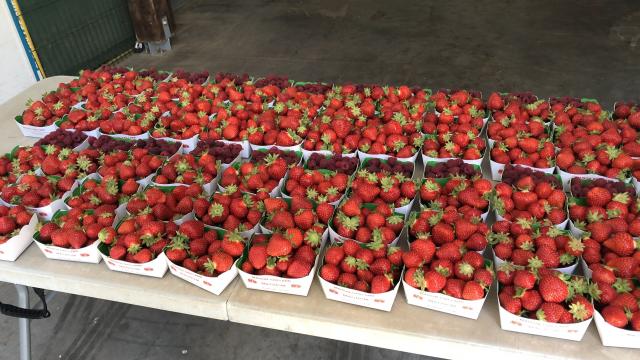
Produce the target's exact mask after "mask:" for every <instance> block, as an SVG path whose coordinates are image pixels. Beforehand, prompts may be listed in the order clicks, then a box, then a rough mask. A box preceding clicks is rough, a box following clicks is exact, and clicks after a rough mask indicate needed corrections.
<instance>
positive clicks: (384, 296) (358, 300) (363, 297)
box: [318, 274, 400, 311]
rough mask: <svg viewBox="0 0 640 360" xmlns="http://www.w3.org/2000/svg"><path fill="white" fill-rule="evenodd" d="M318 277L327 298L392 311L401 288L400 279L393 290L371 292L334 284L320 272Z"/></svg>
mask: <svg viewBox="0 0 640 360" xmlns="http://www.w3.org/2000/svg"><path fill="white" fill-rule="evenodd" d="M318 279H319V280H320V286H321V287H322V292H324V296H325V297H326V298H327V299H329V300H334V301H340V302H343V303H347V304H353V305H358V306H364V307H368V308H371V309H376V310H382V311H391V308H392V307H393V303H394V302H395V300H396V296H397V295H398V289H399V288H400V281H398V283H397V284H396V285H395V286H394V287H393V290H391V291H387V292H385V293H381V294H371V293H366V292H362V291H358V290H354V289H349V288H346V287H343V286H339V285H336V284H332V283H330V282H328V281H326V280H324V279H323V278H322V277H320V274H318Z"/></svg>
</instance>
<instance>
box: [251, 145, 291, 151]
mask: <svg viewBox="0 0 640 360" xmlns="http://www.w3.org/2000/svg"><path fill="white" fill-rule="evenodd" d="M249 145H250V146H251V151H252V152H253V151H258V150H269V149H271V148H272V147H275V148H278V149H280V150H282V151H296V152H298V151H300V145H302V143H300V144H298V145H293V146H280V145H275V144H273V145H255V144H251V143H249Z"/></svg>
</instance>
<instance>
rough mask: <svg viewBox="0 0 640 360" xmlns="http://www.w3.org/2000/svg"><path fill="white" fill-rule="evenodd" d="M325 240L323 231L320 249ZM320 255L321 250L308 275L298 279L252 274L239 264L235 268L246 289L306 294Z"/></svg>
mask: <svg viewBox="0 0 640 360" xmlns="http://www.w3.org/2000/svg"><path fill="white" fill-rule="evenodd" d="M326 240H327V235H326V232H325V234H323V236H322V243H321V245H320V249H321V250H322V248H323V247H324V244H325V243H326ZM321 256H322V251H320V254H318V255H316V261H315V263H314V264H313V267H312V268H311V271H309V275H307V276H305V277H303V278H299V279H291V278H284V277H278V276H271V275H254V274H249V273H246V272H244V271H242V269H241V268H240V267H239V266H236V268H238V273H239V274H240V278H241V279H242V283H243V284H244V286H245V287H246V288H247V289H253V290H262V291H271V292H277V293H282V294H289V295H298V296H307V295H308V294H309V289H310V288H311V283H312V282H313V277H314V275H315V273H316V269H317V268H318V263H319V262H320V257H321ZM245 261H248V260H245ZM237 264H239V261H238V262H237Z"/></svg>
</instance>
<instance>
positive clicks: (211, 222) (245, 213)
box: [193, 188, 264, 232]
mask: <svg viewBox="0 0 640 360" xmlns="http://www.w3.org/2000/svg"><path fill="white" fill-rule="evenodd" d="M193 210H194V214H195V216H196V218H197V219H200V220H202V222H204V223H205V225H207V226H213V227H218V228H222V229H225V230H227V231H239V232H244V231H250V230H252V229H253V228H255V227H256V225H258V223H259V222H260V220H261V219H262V214H263V212H264V206H263V205H262V202H261V201H260V199H258V196H257V195H253V194H249V193H242V192H240V191H238V190H237V189H230V188H227V189H226V191H225V192H216V193H214V194H213V195H212V196H211V199H206V198H202V197H200V198H198V199H196V201H195V202H194V207H193Z"/></svg>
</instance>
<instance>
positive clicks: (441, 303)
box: [402, 280, 490, 320]
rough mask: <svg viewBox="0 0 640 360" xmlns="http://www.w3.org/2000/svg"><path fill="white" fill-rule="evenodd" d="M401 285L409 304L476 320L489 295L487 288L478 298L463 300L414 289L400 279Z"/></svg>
mask: <svg viewBox="0 0 640 360" xmlns="http://www.w3.org/2000/svg"><path fill="white" fill-rule="evenodd" d="M402 287H403V289H404V295H405V297H406V299H407V303H408V304H410V305H415V306H420V307H423V308H426V309H429V310H435V311H440V312H444V313H447V314H451V315H456V316H462V317H465V318H469V319H474V320H476V319H477V318H478V316H479V315H480V311H481V310H482V306H483V305H484V302H485V300H487V296H489V290H490V289H487V293H486V295H485V296H484V298H482V299H480V300H464V299H458V298H454V297H452V296H449V295H445V294H441V293H433V292H428V291H423V290H420V289H416V288H414V287H412V286H410V285H409V284H407V283H406V282H405V281H404V280H402Z"/></svg>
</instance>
